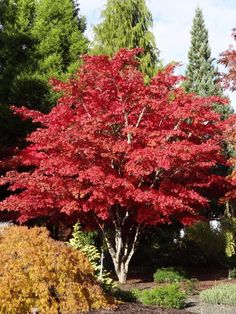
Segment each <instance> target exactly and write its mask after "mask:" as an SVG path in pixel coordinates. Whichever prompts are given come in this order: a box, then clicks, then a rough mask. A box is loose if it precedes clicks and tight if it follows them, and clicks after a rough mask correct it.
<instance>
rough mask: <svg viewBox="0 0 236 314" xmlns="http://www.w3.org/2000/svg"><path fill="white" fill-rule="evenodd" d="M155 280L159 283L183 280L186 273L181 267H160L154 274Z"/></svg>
mask: <svg viewBox="0 0 236 314" xmlns="http://www.w3.org/2000/svg"><path fill="white" fill-rule="evenodd" d="M153 278H154V281H155V282H158V283H174V282H181V281H183V280H184V279H186V273H185V272H184V271H183V270H181V269H176V268H173V267H166V268H164V267H163V268H160V269H158V270H157V271H156V272H155V273H154V275H153Z"/></svg>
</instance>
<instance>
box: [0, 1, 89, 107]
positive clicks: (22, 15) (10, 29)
mask: <svg viewBox="0 0 236 314" xmlns="http://www.w3.org/2000/svg"><path fill="white" fill-rule="evenodd" d="M0 7H1V12H0V13H1V16H0V25H1V28H0V65H1V67H0V103H1V104H16V105H25V106H27V107H29V108H33V109H39V110H41V111H48V109H49V105H52V104H53V103H54V98H55V96H54V98H53V96H52V92H51V89H50V87H49V85H48V80H49V79H50V78H51V76H54V77H60V78H61V79H62V78H63V77H64V76H65V75H66V74H67V73H68V72H72V71H73V70H75V69H76V68H77V66H78V59H79V56H80V55H81V54H84V53H85V52H86V51H87V47H88V40H87V39H86V38H85V36H84V34H83V33H84V31H85V28H86V24H85V20H84V18H83V17H80V15H79V14H78V13H79V8H78V6H76V4H75V2H74V1H73V0H61V1H59V2H58V1H52V0H38V1H36V0H0Z"/></svg>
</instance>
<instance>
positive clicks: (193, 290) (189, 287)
mask: <svg viewBox="0 0 236 314" xmlns="http://www.w3.org/2000/svg"><path fill="white" fill-rule="evenodd" d="M198 285H199V281H198V280H197V279H196V278H191V279H185V280H184V281H183V282H181V288H182V290H184V291H185V293H186V294H187V295H194V294H197V291H198Z"/></svg>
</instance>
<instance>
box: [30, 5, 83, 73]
mask: <svg viewBox="0 0 236 314" xmlns="http://www.w3.org/2000/svg"><path fill="white" fill-rule="evenodd" d="M85 29H86V23H85V19H84V17H81V16H80V15H79V7H78V5H77V3H76V2H74V1H73V0H60V1H55V0H40V1H39V2H38V3H37V6H36V17H35V21H34V26H33V29H32V33H33V35H34V38H35V40H36V42H37V44H36V50H37V54H38V69H39V73H40V74H41V75H42V76H43V77H46V78H50V77H52V76H56V77H58V76H59V77H63V76H64V74H66V73H68V72H69V73H70V72H72V71H73V70H76V69H77V68H78V64H79V63H78V60H79V56H80V55H81V54H85V53H86V52H87V49H88V40H87V39H86V38H85V36H84V31H85Z"/></svg>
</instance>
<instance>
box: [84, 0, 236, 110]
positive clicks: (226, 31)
mask: <svg viewBox="0 0 236 314" xmlns="http://www.w3.org/2000/svg"><path fill="white" fill-rule="evenodd" d="M120 1H123V0H120ZM79 3H80V13H81V14H82V15H85V16H86V18H87V35H88V37H89V38H90V39H91V38H92V28H93V25H96V24H97V23H99V21H100V13H101V10H102V9H104V6H105V4H106V0H79ZM146 3H147V6H148V7H149V9H150V11H151V12H152V16H153V21H154V25H153V29H152V31H153V33H154V35H155V38H156V44H157V47H158V49H159V50H160V57H161V59H162V60H163V62H164V63H168V62H170V61H172V60H175V61H179V62H181V63H183V66H182V70H180V71H182V72H183V71H184V68H185V65H186V63H187V53H188V49H189V45H190V30H191V27H192V20H193V17H194V11H195V9H196V7H197V6H199V7H200V8H201V9H202V10H203V15H204V18H205V24H206V27H207V29H208V31H209V42H210V47H211V51H212V57H213V58H216V59H218V57H219V54H220V53H221V52H222V51H224V50H226V49H227V48H228V47H229V45H230V44H231V45H235V43H234V42H233V39H232V37H231V33H232V28H234V27H236V0H178V1H176V0H146ZM228 95H229V96H230V98H231V100H232V103H233V106H234V108H235V110H236V93H234V94H232V93H228Z"/></svg>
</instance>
